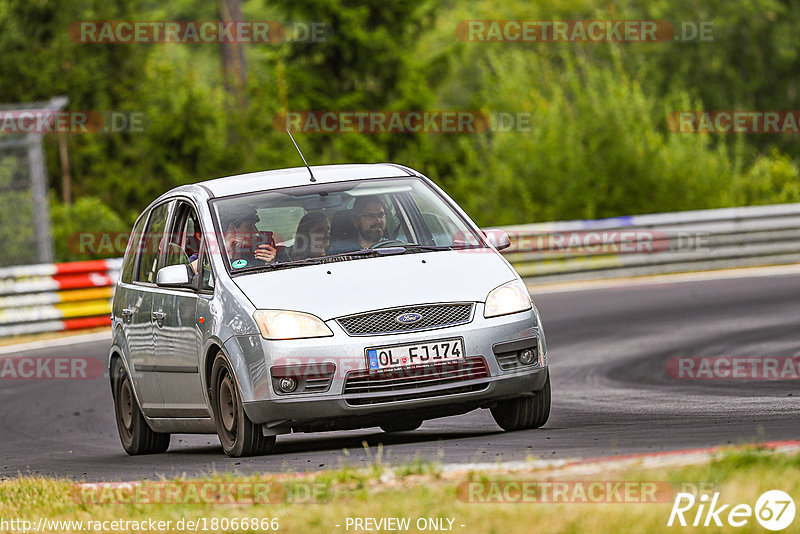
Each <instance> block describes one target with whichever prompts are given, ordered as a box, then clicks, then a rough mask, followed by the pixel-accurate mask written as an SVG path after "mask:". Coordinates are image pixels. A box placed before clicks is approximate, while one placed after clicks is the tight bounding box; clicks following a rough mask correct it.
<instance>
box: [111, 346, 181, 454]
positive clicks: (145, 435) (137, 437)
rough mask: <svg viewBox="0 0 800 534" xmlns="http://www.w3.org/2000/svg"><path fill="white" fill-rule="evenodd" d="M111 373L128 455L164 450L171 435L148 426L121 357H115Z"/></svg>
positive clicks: (124, 446) (121, 431) (122, 434)
mask: <svg viewBox="0 0 800 534" xmlns="http://www.w3.org/2000/svg"><path fill="white" fill-rule="evenodd" d="M112 373H113V376H114V380H113V381H112V383H111V384H112V385H111V387H112V393H113V395H114V415H115V416H116V420H117V431H118V432H119V440H120V441H121V442H122V448H123V449H125V452H127V453H128V454H130V455H131V456H136V455H139V454H156V453H162V452H166V451H167V449H168V448H169V438H170V435H169V434H165V433H163V432H154V431H153V429H151V428H150V427H149V426H148V424H147V421H145V419H144V416H143V415H142V411H141V410H140V409H139V404H138V403H137V402H136V396H135V395H134V394H133V386H132V385H131V378H130V376H128V373H127V371H125V366H124V365H122V362H121V361H119V360H115V363H114V367H113V370H112Z"/></svg>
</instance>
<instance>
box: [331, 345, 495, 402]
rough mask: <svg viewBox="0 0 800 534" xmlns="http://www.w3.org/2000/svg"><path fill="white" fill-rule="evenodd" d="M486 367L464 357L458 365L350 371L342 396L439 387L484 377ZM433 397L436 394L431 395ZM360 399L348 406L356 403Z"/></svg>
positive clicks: (483, 362) (448, 363) (485, 375)
mask: <svg viewBox="0 0 800 534" xmlns="http://www.w3.org/2000/svg"><path fill="white" fill-rule="evenodd" d="M488 376H489V368H488V366H487V365H486V360H484V359H483V358H481V357H480V356H478V357H472V358H466V359H464V360H461V361H457V362H445V363H437V364H434V365H422V366H418V367H401V368H399V369H390V370H387V371H369V370H366V369H365V370H360V371H351V372H349V373H348V374H347V378H346V379H345V383H344V394H345V395H348V394H360V395H364V394H370V393H386V392H388V391H399V390H408V389H415V388H422V387H428V386H441V385H445V384H451V383H453V382H462V381H464V380H473V379H476V378H486V377H488ZM434 394H437V393H436V392H434ZM358 400H360V399H355V400H354V401H353V402H351V401H350V399H348V401H347V402H348V403H350V404H358V402H356V401H358Z"/></svg>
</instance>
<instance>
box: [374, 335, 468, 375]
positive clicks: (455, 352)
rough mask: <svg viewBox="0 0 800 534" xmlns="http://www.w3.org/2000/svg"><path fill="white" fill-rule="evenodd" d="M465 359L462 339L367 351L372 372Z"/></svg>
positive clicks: (393, 346)
mask: <svg viewBox="0 0 800 534" xmlns="http://www.w3.org/2000/svg"><path fill="white" fill-rule="evenodd" d="M463 359H464V342H463V341H462V340H461V339H447V340H443V341H434V342H431V343H413V344H412V343H409V344H407V345H392V346H391V347H379V348H374V349H367V367H368V368H369V369H370V371H380V370H383V369H394V368H397V367H409V366H414V365H426V364H432V363H440V362H450V361H454V360H463Z"/></svg>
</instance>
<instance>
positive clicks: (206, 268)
mask: <svg viewBox="0 0 800 534" xmlns="http://www.w3.org/2000/svg"><path fill="white" fill-rule="evenodd" d="M201 256H202V258H203V267H202V269H203V270H202V273H203V281H202V282H201V283H200V289H201V290H208V291H211V290H213V289H214V271H213V269H212V268H211V259H210V257H209V254H208V247H206V246H205V244H204V245H203V253H202V254H201Z"/></svg>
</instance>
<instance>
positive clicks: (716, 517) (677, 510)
mask: <svg viewBox="0 0 800 534" xmlns="http://www.w3.org/2000/svg"><path fill="white" fill-rule="evenodd" d="M719 495H720V494H719V492H717V493H714V494H713V495H712V496H711V497H709V496H708V494H703V495H700V497H699V498H696V497H695V496H694V495H692V494H691V493H678V495H676V496H675V503H674V504H673V505H672V512H670V514H669V521H667V526H668V527H671V526H673V525H676V524H677V525H680V526H682V527H685V526H688V525H691V526H694V527H699V526H703V527H708V526H717V527H721V526H723V525H725V524H727V525H729V526H732V527H737V528H738V527H743V526H744V525H746V524H747V523H748V522H750V520H751V519H752V518H753V516H755V519H756V521H758V523H759V524H760V525H761V526H762V527H764V528H765V529H767V530H771V531H774V532H777V531H779V530H783V529H785V528H786V527H788V526H789V525H791V524H792V521H794V515H795V505H794V501H793V500H792V498H791V497H790V496H789V494H788V493H786V492H784V491H780V490H770V491H765V492H764V493H762V494H761V496H760V497H759V498H758V500H756V504H755V506H754V507H751V506H750V505H749V504H737V505H731V504H723V503H721V502H720V500H719ZM676 520H677V521H676Z"/></svg>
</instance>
